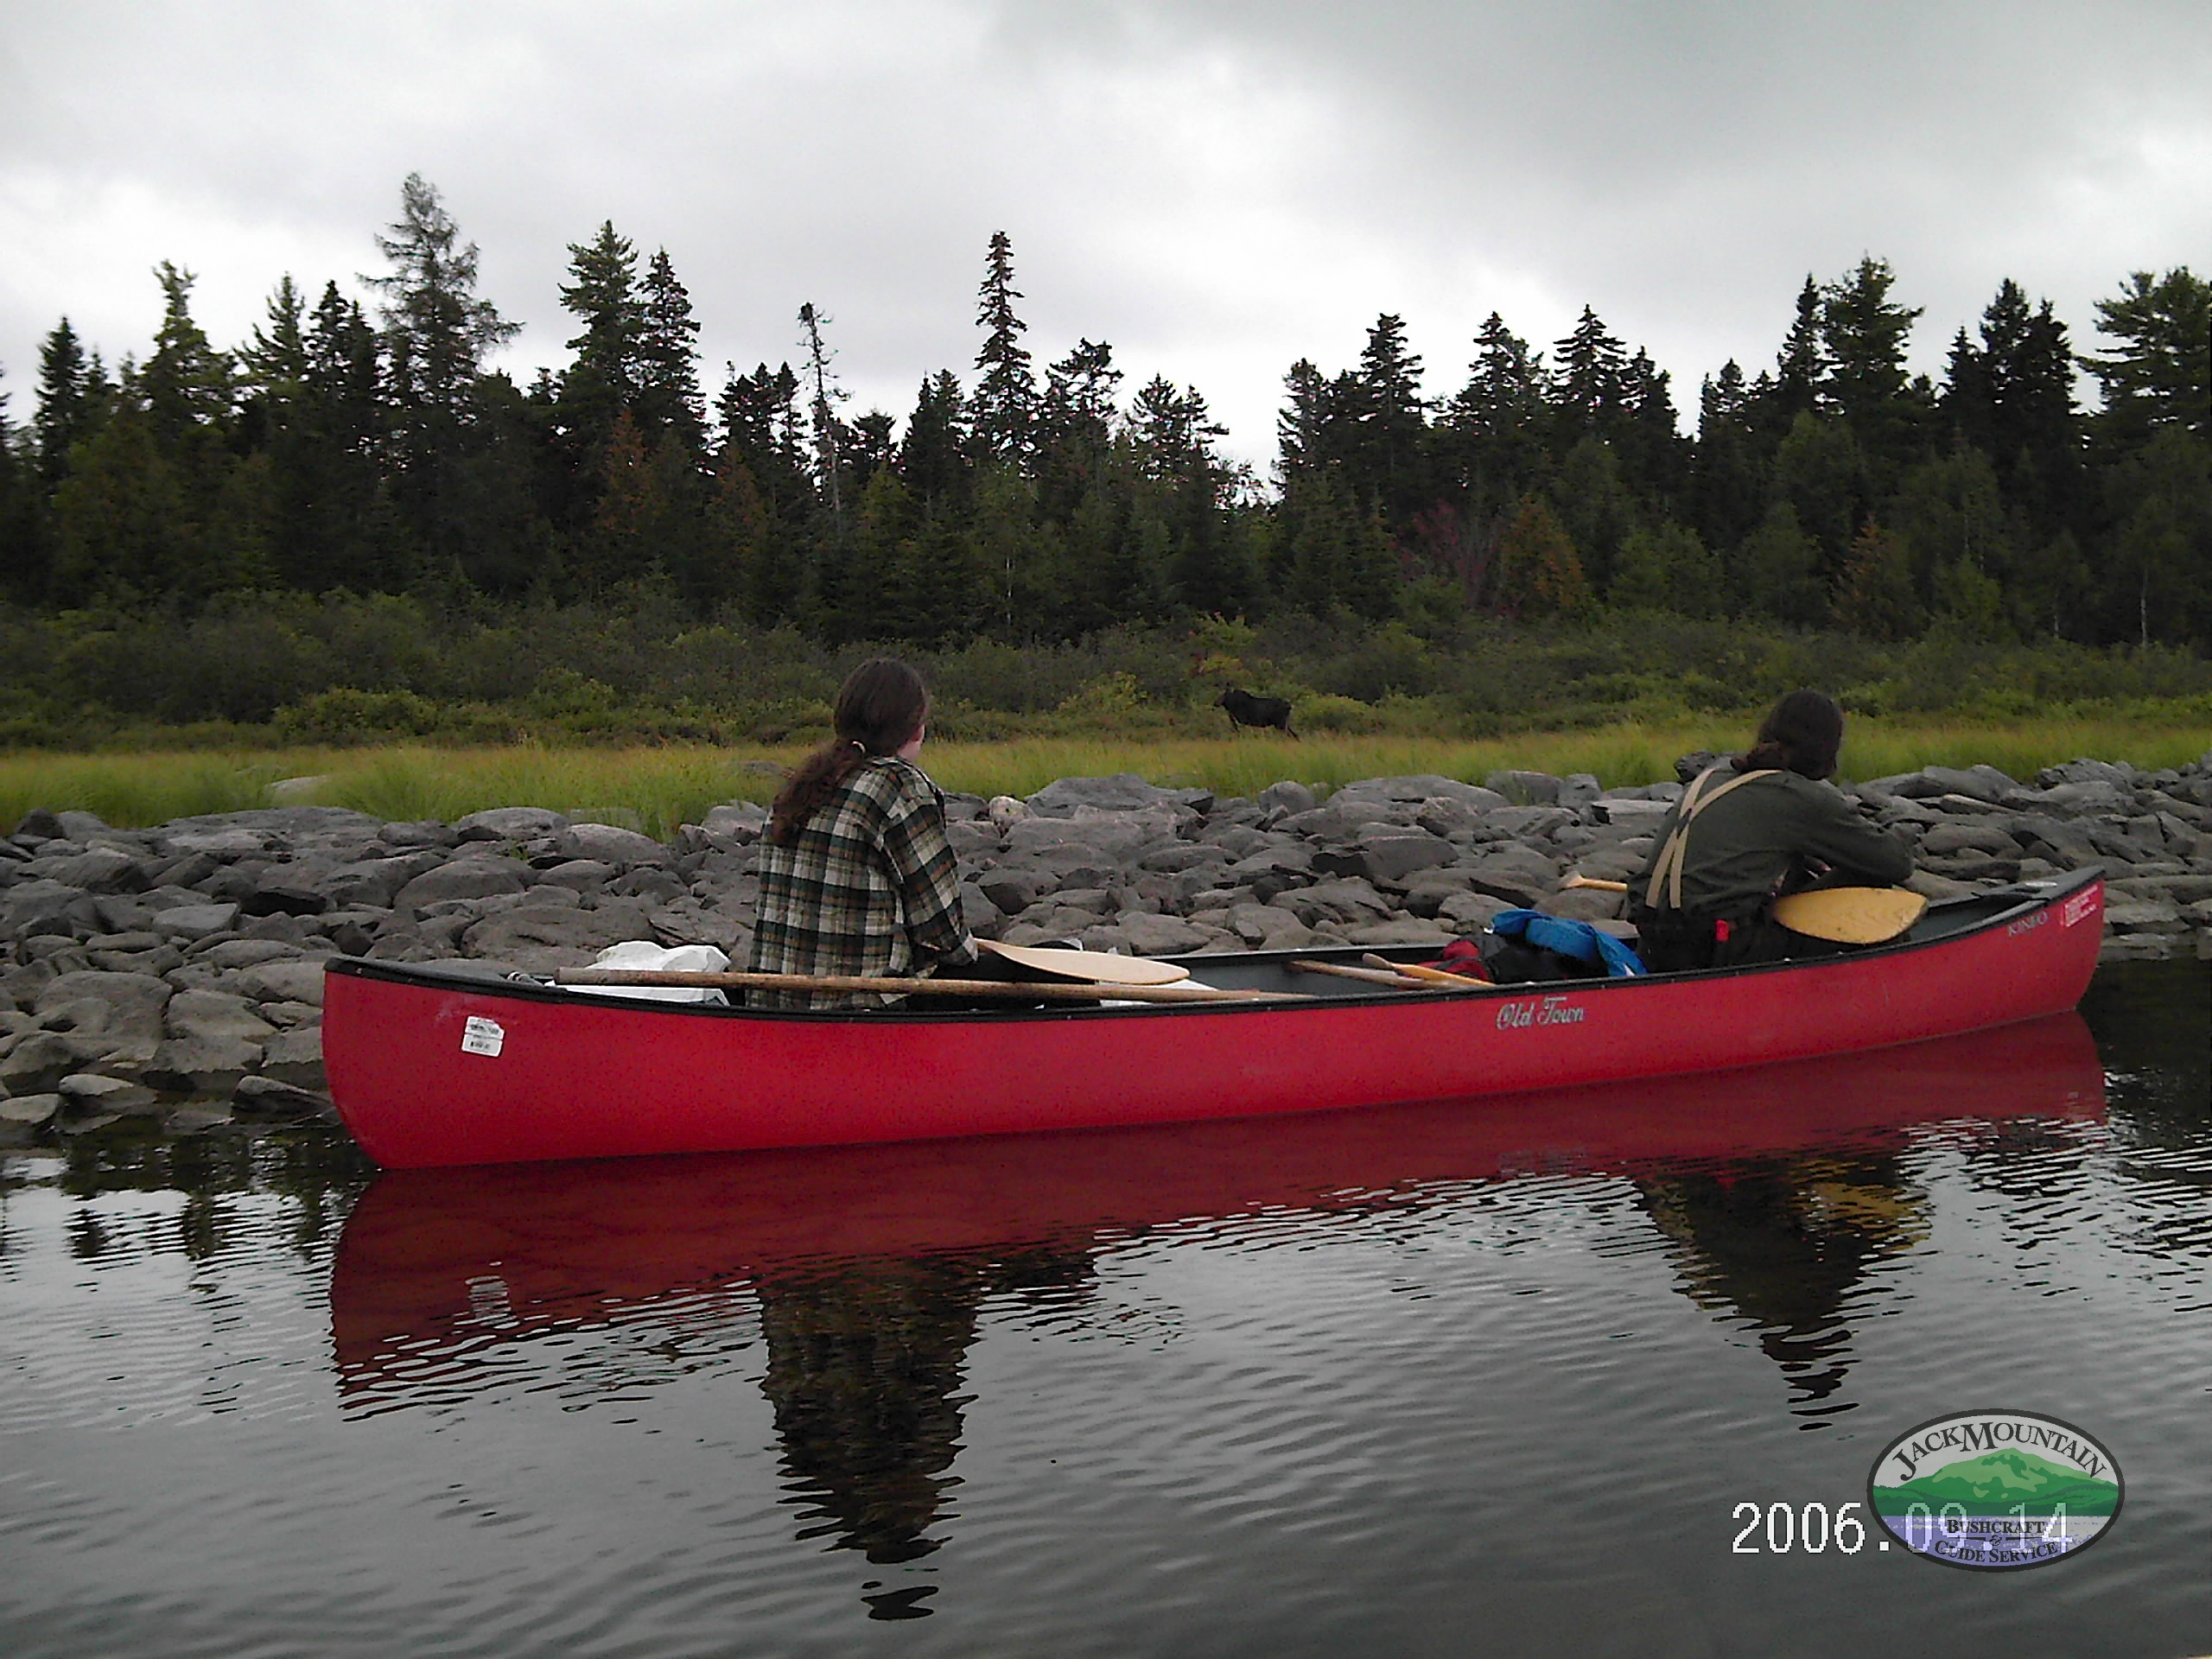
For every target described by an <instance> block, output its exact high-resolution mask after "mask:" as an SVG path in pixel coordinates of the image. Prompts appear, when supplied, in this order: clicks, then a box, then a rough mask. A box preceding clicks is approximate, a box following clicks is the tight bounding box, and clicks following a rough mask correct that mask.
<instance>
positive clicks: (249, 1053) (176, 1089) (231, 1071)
mask: <svg viewBox="0 0 2212 1659" xmlns="http://www.w3.org/2000/svg"><path fill="white" fill-rule="evenodd" d="M260 1064H261V1045H260V1044H258V1043H255V1042H249V1041H247V1040H246V1039H244V1038H242V1037H173V1038H171V1039H169V1040H168V1042H165V1043H163V1044H162V1046H161V1047H160V1048H158V1049H156V1051H155V1052H154V1058H153V1060H152V1062H151V1064H150V1065H148V1067H147V1068H146V1080H147V1081H148V1082H149V1083H150V1084H154V1085H155V1086H156V1088H160V1089H165V1090H168V1091H170V1092H171V1093H173V1094H180V1095H227V1094H229V1093H230V1092H231V1091H232V1090H233V1089H236V1088H237V1087H238V1080H239V1079H240V1078H241V1077H245V1076H247V1075H248V1074H249V1073H251V1071H253V1070H254V1068H255V1067H257V1066H258V1065H260Z"/></svg>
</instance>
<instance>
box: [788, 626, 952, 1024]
mask: <svg viewBox="0 0 2212 1659" xmlns="http://www.w3.org/2000/svg"><path fill="white" fill-rule="evenodd" d="M929 712H930V703H929V693H928V691H927V690H925V687H924V686H923V684H922V677H921V676H920V675H919V674H917V673H916V672H915V671H913V670H912V668H910V667H908V666H907V665H906V664H905V663H902V662H899V661H898V660H896V659H895V658H888V657H879V658H874V660H872V661H869V662H865V663H862V664H861V665H860V666H859V667H858V668H856V669H855V670H854V671H852V673H851V674H850V675H849V676H848V677H847V678H846V680H845V683H844V685H843V687H842V689H841V690H839V691H838V693H837V707H836V715H835V717H834V728H835V733H836V735H835V736H834V737H832V739H831V740H830V741H829V743H828V744H826V745H825V746H824V747H822V748H820V749H818V750H817V751H816V752H815V753H813V754H811V755H810V756H808V757H807V759H806V760H804V761H803V762H801V763H800V766H799V767H798V770H797V771H796V772H793V773H792V774H791V778H790V779H789V780H788V781H787V782H786V783H785V785H784V787H783V790H782V791H781V792H780V793H779V794H778V795H777V797H776V802H775V805H774V807H773V808H772V810H771V812H770V816H769V821H768V833H767V835H766V836H765V837H764V838H763V839H762V842H761V845H760V857H759V867H758V868H759V871H760V921H759V923H758V924H757V925H755V927H754V928H753V955H752V958H751V961H750V962H749V963H748V964H747V965H748V966H749V967H750V968H751V969H753V971H754V972H756V973H770V974H871V975H887V976H897V977H907V976H918V975H925V974H927V973H929V972H931V970H932V969H935V968H937V967H938V965H940V964H953V965H963V966H964V965H965V964H968V963H973V962H974V961H975V960H976V941H975V939H974V938H972V937H971V936H970V935H969V931H968V927H967V924H966V923H965V922H964V921H963V919H962V918H961V914H960V872H959V867H958V864H957V861H956V860H955V858H954V855H953V851H952V847H951V844H950V842H948V841H947V840H946V839H945V832H944V795H943V794H942V793H941V792H940V791H939V790H938V786H937V785H935V784H933V783H931V781H930V779H929V777H928V775H927V774H926V773H925V772H923V771H922V769H921V768H920V767H919V766H917V765H915V758H916V757H917V756H918V754H919V753H921V747H922V740H923V738H924V737H925V735H926V734H927V731H928V727H929ZM894 1000H895V999H893V998H891V997H887V996H880V995H842V994H836V993H829V992H819V991H817V992H805V991H765V990H754V991H751V992H748V993H747V996H746V1001H747V1005H748V1006H750V1007H769V1008H835V1007H870V1006H878V1005H881V1004H884V1003H887V1002H889V1001H894Z"/></svg>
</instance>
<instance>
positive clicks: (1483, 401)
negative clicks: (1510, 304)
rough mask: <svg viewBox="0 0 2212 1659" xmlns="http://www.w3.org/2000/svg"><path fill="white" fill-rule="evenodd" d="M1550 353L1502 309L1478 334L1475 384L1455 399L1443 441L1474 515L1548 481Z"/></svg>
mask: <svg viewBox="0 0 2212 1659" xmlns="http://www.w3.org/2000/svg"><path fill="white" fill-rule="evenodd" d="M1547 389H1548V383H1547V378H1546V374H1545V370H1544V358H1543V353H1541V352H1531V351H1530V350H1529V343H1528V341H1526V340H1522V339H1521V338H1520V337H1519V336H1517V335H1516V334H1514V333H1513V332H1512V330H1510V329H1509V328H1508V327H1506V326H1505V320H1504V319H1503V317H1501V316H1499V315H1498V314H1497V312H1495V311H1493V312H1491V314H1490V315H1489V316H1488V317H1487V318H1485V319H1484V322H1483V326H1482V328H1481V331H1480V332H1479V333H1478V334H1476V336H1475V359H1474V361H1473V362H1472V363H1471V365H1469V366H1468V370H1467V384H1466V385H1465V386H1463V387H1462V388H1461V389H1460V390H1459V394H1458V395H1457V396H1456V397H1453V398H1452V402H1451V403H1450V404H1449V405H1447V407H1446V411H1445V416H1444V420H1443V423H1442V424H1443V435H1442V437H1441V438H1440V447H1441V448H1442V450H1443V453H1444V454H1445V455H1446V467H1447V468H1448V471H1449V472H1450V474H1452V477H1453V479H1454V481H1455V482H1457V483H1458V484H1459V486H1460V487H1461V488H1462V489H1463V490H1464V491H1465V493H1466V494H1467V498H1468V503H1469V509H1470V512H1469V517H1470V518H1471V519H1486V518H1490V517H1491V516H1492V515H1494V514H1496V513H1497V512H1499V511H1500V510H1501V509H1502V508H1503V507H1504V506H1505V505H1507V504H1508V503H1510V502H1512V501H1516V500H1518V499H1520V498H1521V497H1522V496H1523V495H1525V494H1527V493H1529V491H1530V490H1532V489H1534V488H1535V486H1537V485H1538V484H1540V483H1541V482H1542V481H1543V479H1544V476H1545V474H1546V473H1547V471H1548V463H1549V455H1548V450H1547V448H1546V447H1545V418H1546V404H1545V398H1546V393H1547Z"/></svg>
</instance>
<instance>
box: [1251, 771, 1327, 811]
mask: <svg viewBox="0 0 2212 1659" xmlns="http://www.w3.org/2000/svg"><path fill="white" fill-rule="evenodd" d="M1255 800H1257V801H1258V802H1259V804H1261V805H1262V806H1263V807H1267V808H1269V809H1271V810H1274V811H1278V812H1281V813H1282V814H1284V815H1285V816H1286V817H1287V816H1289V815H1291V814H1294V813H1298V812H1311V811H1312V810H1313V805H1314V802H1313V791H1312V790H1310V789H1308V788H1306V785H1303V784H1298V783H1293V782H1291V781H1290V780H1289V779H1284V780H1283V781H1282V782H1281V783H1278V784H1269V785H1268V786H1267V787H1266V788H1265V789H1263V790H1262V791H1260V792H1259V794H1258V795H1257V796H1255Z"/></svg>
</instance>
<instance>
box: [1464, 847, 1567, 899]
mask: <svg viewBox="0 0 2212 1659" xmlns="http://www.w3.org/2000/svg"><path fill="white" fill-rule="evenodd" d="M1467 885H1468V886H1469V887H1472V888H1473V889H1474V890H1475V891H1476V892H1478V893H1489V894H1490V895H1491V897H1493V898H1496V899H1505V900H1506V901H1507V902H1508V903H1509V904H1511V905H1516V906H1523V907H1526V906H1532V905H1534V904H1535V902H1536V900H1537V899H1541V898H1542V897H1543V896H1544V895H1545V894H1547V893H1553V892H1556V891H1557V890H1558V887H1559V867H1558V866H1557V865H1556V864H1554V863H1553V862H1552V861H1551V860H1550V859H1548V858H1546V857H1545V856H1544V855H1542V854H1541V853H1540V852H1537V851H1536V850H1535V849H1534V848H1530V847H1526V846H1522V845H1518V844H1509V845H1506V846H1502V847H1495V848H1489V849H1484V854H1483V856H1481V857H1480V858H1478V859H1477V860H1475V861H1474V862H1473V863H1471V864H1470V865H1469V866H1467Z"/></svg>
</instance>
